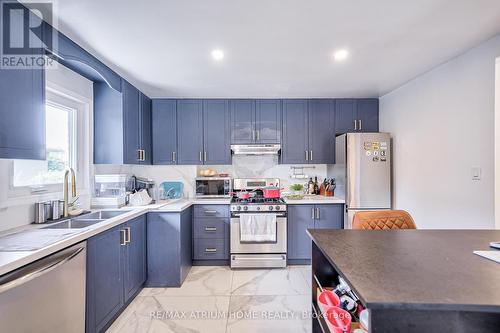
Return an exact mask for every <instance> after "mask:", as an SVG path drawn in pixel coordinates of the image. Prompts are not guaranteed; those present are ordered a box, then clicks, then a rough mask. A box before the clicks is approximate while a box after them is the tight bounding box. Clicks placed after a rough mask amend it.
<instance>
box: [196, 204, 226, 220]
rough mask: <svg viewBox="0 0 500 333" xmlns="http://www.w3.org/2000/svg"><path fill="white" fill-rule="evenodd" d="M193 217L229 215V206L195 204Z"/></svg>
mask: <svg viewBox="0 0 500 333" xmlns="http://www.w3.org/2000/svg"><path fill="white" fill-rule="evenodd" d="M194 217H229V206H227V205H195V206H194Z"/></svg>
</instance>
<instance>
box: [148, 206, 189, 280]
mask: <svg viewBox="0 0 500 333" xmlns="http://www.w3.org/2000/svg"><path fill="white" fill-rule="evenodd" d="M192 216H193V215H192V208H188V209H186V210H184V211H182V212H180V213H161V212H150V213H148V228H147V238H148V247H147V248H148V250H147V267H148V279H147V282H146V286H148V287H180V286H181V285H182V282H183V281H184V279H185V278H186V276H187V274H188V273H189V270H190V269H191V265H192V264H191V262H192V243H191V241H192Z"/></svg>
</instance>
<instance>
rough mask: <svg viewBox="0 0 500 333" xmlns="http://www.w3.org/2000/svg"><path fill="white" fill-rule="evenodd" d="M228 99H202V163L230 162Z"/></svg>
mask: <svg viewBox="0 0 500 333" xmlns="http://www.w3.org/2000/svg"><path fill="white" fill-rule="evenodd" d="M229 119H230V118H229V101H227V100H204V101H203V164H219V165H220V164H231V147H230V135H231V133H230V125H229Z"/></svg>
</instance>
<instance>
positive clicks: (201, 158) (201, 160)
mask: <svg viewBox="0 0 500 333" xmlns="http://www.w3.org/2000/svg"><path fill="white" fill-rule="evenodd" d="M202 155H203V153H202V151H201V150H200V162H203V157H202Z"/></svg>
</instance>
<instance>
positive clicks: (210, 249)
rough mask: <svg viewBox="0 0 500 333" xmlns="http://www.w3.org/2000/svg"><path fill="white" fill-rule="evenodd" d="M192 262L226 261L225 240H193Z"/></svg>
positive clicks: (226, 246)
mask: <svg viewBox="0 0 500 333" xmlns="http://www.w3.org/2000/svg"><path fill="white" fill-rule="evenodd" d="M193 259H194V260H228V259H229V251H228V244H227V242H226V241H225V239H202V238H198V239H195V240H194V244H193Z"/></svg>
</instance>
